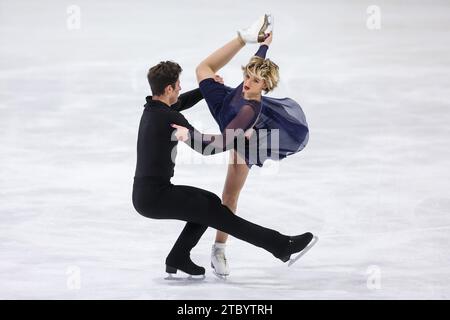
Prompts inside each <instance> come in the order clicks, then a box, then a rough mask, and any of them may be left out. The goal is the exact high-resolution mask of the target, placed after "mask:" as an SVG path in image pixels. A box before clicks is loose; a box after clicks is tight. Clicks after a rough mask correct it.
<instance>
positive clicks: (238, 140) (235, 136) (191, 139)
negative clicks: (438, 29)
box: [172, 105, 255, 156]
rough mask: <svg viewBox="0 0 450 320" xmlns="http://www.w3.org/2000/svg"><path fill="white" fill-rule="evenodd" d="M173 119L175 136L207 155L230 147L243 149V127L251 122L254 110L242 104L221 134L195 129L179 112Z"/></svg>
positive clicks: (245, 142) (244, 135)
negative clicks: (206, 132) (204, 132)
mask: <svg viewBox="0 0 450 320" xmlns="http://www.w3.org/2000/svg"><path fill="white" fill-rule="evenodd" d="M178 115H179V116H180V117H177V118H178V119H174V121H173V122H172V127H173V128H175V129H176V131H175V136H174V138H176V139H177V140H179V141H184V142H185V143H186V144H187V145H188V146H189V147H191V148H192V149H194V150H195V151H197V152H199V153H201V154H203V155H205V156H208V155H212V154H216V153H220V152H224V151H226V150H229V149H232V148H238V149H242V150H245V147H246V145H247V144H248V140H247V139H246V134H245V132H244V129H245V128H247V127H248V126H249V124H251V122H252V121H253V119H254V116H255V111H254V109H253V107H252V106H250V105H244V106H243V107H242V109H241V110H240V111H239V113H238V115H237V116H236V117H235V118H234V119H233V120H232V121H231V122H230V123H229V124H228V126H227V127H226V128H225V130H224V132H223V134H203V133H201V132H199V131H198V130H196V129H195V128H194V127H193V126H192V125H191V124H190V123H189V122H188V121H187V120H186V118H184V117H183V116H182V115H181V114H178Z"/></svg>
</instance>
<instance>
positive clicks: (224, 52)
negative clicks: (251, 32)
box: [195, 36, 245, 83]
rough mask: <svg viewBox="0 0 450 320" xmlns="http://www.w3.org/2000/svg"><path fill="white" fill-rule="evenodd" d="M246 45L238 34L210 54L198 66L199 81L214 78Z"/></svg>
mask: <svg viewBox="0 0 450 320" xmlns="http://www.w3.org/2000/svg"><path fill="white" fill-rule="evenodd" d="M244 46H245V42H244V41H243V40H242V39H241V38H240V37H239V36H237V37H236V38H234V39H233V40H231V41H230V42H228V43H227V44H225V45H224V46H223V47H221V48H219V49H217V50H216V51H214V52H213V53H212V54H210V55H209V56H208V57H207V58H206V59H205V60H203V61H202V62H200V64H199V65H198V66H197V68H196V70H195V71H196V74H197V82H198V83H200V82H201V81H202V80H204V79H208V78H214V75H215V74H216V72H217V71H219V70H220V69H221V68H222V67H223V66H225V65H226V64H227V63H228V62H230V60H231V59H232V58H233V57H234V56H235V55H236V54H237V53H238V52H239V50H241V49H242V48H243V47H244Z"/></svg>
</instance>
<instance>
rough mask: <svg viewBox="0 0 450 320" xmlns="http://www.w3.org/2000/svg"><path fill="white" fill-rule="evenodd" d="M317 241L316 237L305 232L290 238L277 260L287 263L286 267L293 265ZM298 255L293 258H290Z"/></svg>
mask: <svg viewBox="0 0 450 320" xmlns="http://www.w3.org/2000/svg"><path fill="white" fill-rule="evenodd" d="M318 240H319V238H318V237H317V236H314V235H313V234H312V233H310V232H307V233H304V234H301V235H298V236H293V237H290V239H289V244H288V246H287V248H285V249H284V254H282V255H281V256H279V257H278V258H279V259H280V260H281V261H283V262H288V261H289V263H288V266H291V265H293V264H294V263H295V262H296V261H297V260H298V259H300V258H301V257H302V256H303V255H304V254H305V253H306V252H308V251H309V250H310V249H311V248H312V247H313V246H314V245H315V244H316V243H317V241H318ZM295 253H298V254H297V255H296V256H295V257H294V258H291V256H292V255H293V254H295Z"/></svg>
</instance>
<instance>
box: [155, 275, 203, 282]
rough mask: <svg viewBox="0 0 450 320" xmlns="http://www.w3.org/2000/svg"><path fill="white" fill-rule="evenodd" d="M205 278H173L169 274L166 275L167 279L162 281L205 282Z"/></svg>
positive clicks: (200, 276) (190, 276) (201, 276)
mask: <svg viewBox="0 0 450 320" xmlns="http://www.w3.org/2000/svg"><path fill="white" fill-rule="evenodd" d="M205 278H206V276H205V275H204V274H202V275H199V276H193V275H189V276H187V277H174V276H173V275H172V274H171V273H169V274H168V275H167V277H165V278H164V280H168V281H203V280H205Z"/></svg>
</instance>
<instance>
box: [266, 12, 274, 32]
mask: <svg viewBox="0 0 450 320" xmlns="http://www.w3.org/2000/svg"><path fill="white" fill-rule="evenodd" d="M267 23H268V26H267V29H266V31H265V33H271V32H273V27H274V23H275V20H274V18H273V15H271V14H269V15H268V17H267Z"/></svg>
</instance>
